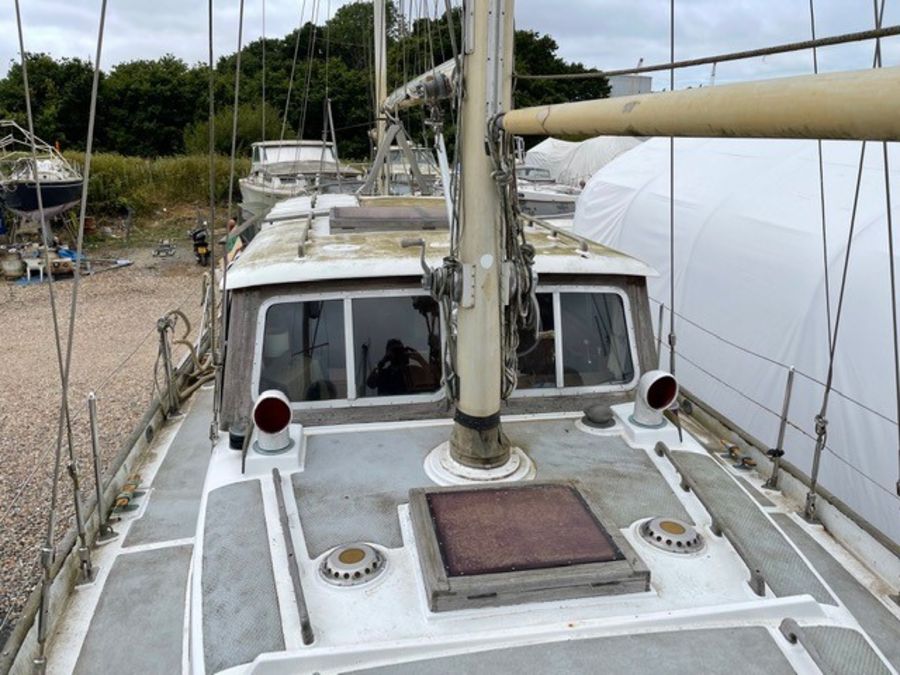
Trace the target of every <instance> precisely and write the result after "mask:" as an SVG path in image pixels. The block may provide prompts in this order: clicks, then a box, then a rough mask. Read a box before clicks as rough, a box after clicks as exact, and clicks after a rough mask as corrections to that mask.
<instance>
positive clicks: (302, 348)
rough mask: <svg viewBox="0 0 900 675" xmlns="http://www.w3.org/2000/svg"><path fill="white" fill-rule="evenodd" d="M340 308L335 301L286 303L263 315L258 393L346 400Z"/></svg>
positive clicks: (337, 301) (342, 323)
mask: <svg viewBox="0 0 900 675" xmlns="http://www.w3.org/2000/svg"><path fill="white" fill-rule="evenodd" d="M346 360H347V359H346V349H345V341H344V310H343V303H342V302H341V301H340V300H315V301H310V302H286V303H281V304H277V305H272V306H271V307H269V309H268V311H267V312H266V326H265V334H264V337H263V346H262V358H261V368H260V376H259V391H260V392H263V391H266V390H267V389H278V390H280V391H282V392H284V394H285V396H287V397H288V398H289V399H290V400H291V401H298V402H299V401H326V400H329V399H335V398H338V399H340V398H347V369H346Z"/></svg>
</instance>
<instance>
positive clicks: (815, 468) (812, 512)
mask: <svg viewBox="0 0 900 675" xmlns="http://www.w3.org/2000/svg"><path fill="white" fill-rule="evenodd" d="M886 2H887V0H881V10H880V11H879V9H878V0H873V3H874V5H875V28H876V29H878V28H881V21H882V19H883V17H884V7H885V4H886ZM880 61H881V49H880V43H876V46H875V56H874V59H873V63H872V67H873V68H877V67H878V65H879V63H880ZM865 159H866V142H865V141H863V142H862V145H861V147H860V151H859V167H858V170H857V174H856V188H855V190H854V193H853V207H852V209H851V212H850V227H849V230H848V232H847V250H846V252H845V254H844V264H843V269H842V271H841V286H840V291H839V294H838V304H837V309H836V313H835V317H834V332H833V333H832V338H831V345H830V347H829V353H828V374H827V376H826V378H825V392H824V394H823V395H822V406H821V408H820V409H819V414H818V415H816V417H815V428H816V447H815V450H814V452H813V465H812V471H811V472H810V483H809V492H808V493H807V495H806V505H805V507H804V509H803V515H804V517H805V518H806V519H807V520H810V521H812V520H815V519H816V497H817V487H818V480H819V466H820V464H821V459H822V451H823V450H824V449H825V445H826V441H827V439H828V418H827V414H828V401H829V398H830V396H831V390H832V384H833V381H834V357H835V352H836V349H837V341H838V335H839V329H840V325H841V316H842V312H843V309H844V297H845V292H846V290H847V276H848V272H849V268H850V254H851V252H852V250H853V234H854V231H855V230H856V216H857V213H858V210H859V193H860V190H861V187H862V177H863V168H864V165H865ZM891 255H893V252H891ZM898 421H900V420H898Z"/></svg>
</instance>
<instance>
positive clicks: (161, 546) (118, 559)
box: [49, 390, 212, 675]
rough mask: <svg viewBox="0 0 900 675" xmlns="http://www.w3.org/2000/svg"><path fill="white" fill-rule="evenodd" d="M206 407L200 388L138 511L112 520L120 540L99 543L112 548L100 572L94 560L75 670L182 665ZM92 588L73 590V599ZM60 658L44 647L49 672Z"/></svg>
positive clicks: (153, 669) (162, 670) (157, 669)
mask: <svg viewBox="0 0 900 675" xmlns="http://www.w3.org/2000/svg"><path fill="white" fill-rule="evenodd" d="M211 414H212V392H211V391H204V390H201V391H199V392H198V393H197V394H196V395H195V396H194V397H193V399H192V400H191V402H190V407H189V409H188V412H187V414H186V416H185V418H184V419H183V420H182V421H180V426H179V428H178V431H177V432H176V433H175V436H174V438H173V439H172V441H171V443H170V444H169V446H168V449H167V450H166V454H165V456H164V458H163V460H162V463H161V464H160V465H159V467H158V469H157V470H156V473H155V475H154V477H153V480H152V482H151V484H150V486H149V487H150V490H149V491H148V492H147V494H146V495H145V496H143V497H141V498H140V500H146V502H147V503H146V505H145V506H143V508H142V511H141V512H140V515H139V516H137V517H134V516H125V519H124V520H123V521H122V522H121V523H119V524H117V525H116V526H115V527H116V529H118V530H119V532H120V538H122V539H124V542H123V543H120V542H119V541H116V542H113V543H111V544H108V545H107V546H105V547H103V548H101V549H100V550H99V553H100V554H101V555H108V553H107V549H112V548H113V547H118V551H117V554H116V555H115V556H114V557H112V562H111V564H109V565H108V574H106V575H105V576H103V572H104V569H103V565H102V564H101V579H99V580H98V583H102V584H103V586H102V592H101V593H100V597H99V601H98V602H97V604H96V608H95V609H93V611H92V612H91V613H90V615H89V624H88V625H87V628H86V634H85V635H84V637H83V643H82V645H81V646H80V651H79V652H78V658H77V662H76V665H75V667H74V670H75V672H77V673H84V674H85V675H88V674H94V673H113V672H135V673H151V674H152V673H159V674H160V675H163V674H166V675H168V674H169V673H175V672H179V671H180V670H181V669H182V664H183V663H184V660H185V657H186V654H185V653H184V645H185V639H184V635H185V620H186V608H187V597H188V596H187V591H188V578H189V570H190V565H191V556H192V554H193V548H194V535H195V531H196V527H197V518H198V514H199V509H200V500H201V497H202V495H203V482H204V478H205V476H206V470H207V465H208V464H209V457H210V441H209V420H210V417H211ZM175 423H178V422H175ZM154 449H155V450H156V451H157V452H159V451H160V450H161V449H163V448H154ZM151 464H152V458H151ZM145 468H146V467H145ZM92 590H93V589H91V588H86V589H84V590H81V591H78V592H77V594H76V600H78V601H80V600H81V598H79V597H78V596H79V595H82V594H89V593H91V592H92ZM72 613H74V611H73V612H72ZM67 620H69V621H71V623H73V624H77V623H78V622H79V618H78V617H71V618H69V617H64V618H63V622H64V623H66V622H67ZM64 628H68V629H69V630H72V626H64ZM82 630H83V629H82ZM73 632H76V633H77V628H75V630H74V631H73ZM66 648H68V649H71V647H70V646H68V645H66V647H63V649H66ZM70 656H71V655H70ZM66 660H67V657H64V655H57V658H54V655H53V654H51V659H50V664H49V666H50V671H51V672H67V670H68V668H70V667H71V666H68V668H67V667H66V666H64V665H63V663H64V662H65V661H66Z"/></svg>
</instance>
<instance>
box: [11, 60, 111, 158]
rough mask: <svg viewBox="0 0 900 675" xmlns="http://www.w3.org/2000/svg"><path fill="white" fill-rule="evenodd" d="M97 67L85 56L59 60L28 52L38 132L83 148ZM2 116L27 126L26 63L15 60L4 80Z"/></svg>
mask: <svg viewBox="0 0 900 675" xmlns="http://www.w3.org/2000/svg"><path fill="white" fill-rule="evenodd" d="M93 79H94V70H93V67H92V66H91V64H90V63H89V62H87V61H83V60H81V59H70V58H63V59H60V60H59V61H56V60H54V59H53V57H51V56H49V55H47V54H29V55H28V85H29V87H30V89H31V107H32V111H33V112H34V132H35V134H37V135H38V137H39V138H41V139H43V140H45V141H47V142H48V143H51V144H53V143H56V142H59V144H60V145H61V146H62V147H63V148H69V149H73V150H83V149H84V144H85V139H86V138H87V125H88V111H89V109H90V100H91V85H92V83H93ZM0 115H2V116H3V117H5V118H10V119H14V120H15V121H16V122H18V123H19V125H21V126H22V128H27V119H26V109H25V89H24V85H23V83H22V66H21V64H19V63H15V64H13V65H12V67H11V68H10V70H9V72H8V73H7V75H6V77H5V78H3V79H2V80H0Z"/></svg>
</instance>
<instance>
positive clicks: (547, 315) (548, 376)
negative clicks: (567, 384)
mask: <svg viewBox="0 0 900 675" xmlns="http://www.w3.org/2000/svg"><path fill="white" fill-rule="evenodd" d="M537 300H538V307H539V308H540V329H539V330H538V335H537V340H535V337H534V333H533V332H531V331H521V332H520V333H519V384H518V388H519V389H544V388H547V387H550V388H553V387H555V386H556V317H555V316H554V314H553V294H552V293H538V294H537Z"/></svg>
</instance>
